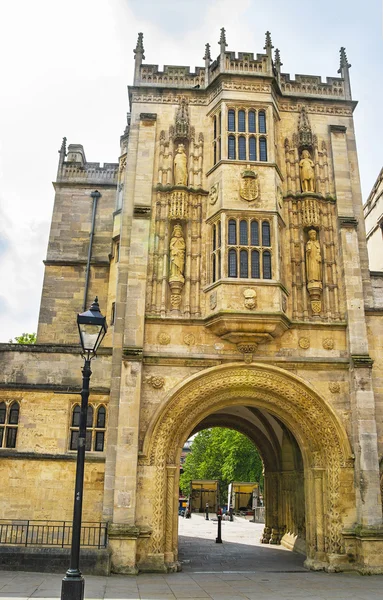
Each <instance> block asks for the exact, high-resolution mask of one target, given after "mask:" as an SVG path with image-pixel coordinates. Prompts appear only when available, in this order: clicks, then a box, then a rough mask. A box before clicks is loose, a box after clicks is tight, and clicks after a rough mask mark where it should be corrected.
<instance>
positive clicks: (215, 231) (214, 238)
mask: <svg viewBox="0 0 383 600" xmlns="http://www.w3.org/2000/svg"><path fill="white" fill-rule="evenodd" d="M216 248H217V228H216V226H215V225H213V251H214V250H216Z"/></svg>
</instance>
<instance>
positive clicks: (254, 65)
mask: <svg viewBox="0 0 383 600" xmlns="http://www.w3.org/2000/svg"><path fill="white" fill-rule="evenodd" d="M219 45H220V54H219V55H218V57H217V58H216V59H215V60H214V61H212V59H211V53H210V44H206V47H205V55H204V57H203V58H204V60H205V66H204V67H195V70H194V71H191V69H190V67H188V66H175V65H165V66H164V69H163V71H160V70H159V68H158V65H152V64H145V63H143V60H144V58H145V56H144V47H143V35H142V33H140V34H139V36H138V41H137V46H136V48H135V50H134V54H135V71H134V85H135V86H151V87H153V86H154V87H156V86H158V87H168V88H169V87H170V88H184V89H185V88H189V89H192V88H197V89H198V88H202V89H203V88H205V89H206V88H207V87H208V86H209V85H210V84H211V83H212V82H213V81H214V80H215V79H216V78H217V77H218V76H219V75H221V74H240V75H252V76H254V77H270V78H272V79H274V81H275V82H276V84H277V86H278V87H279V90H280V92H281V94H282V95H283V96H306V95H307V96H322V97H331V98H339V99H343V100H351V87H350V78H349V68H350V67H351V65H350V64H349V63H348V61H347V56H346V52H345V49H344V48H341V50H340V68H339V70H338V73H340V74H341V77H327V78H326V82H323V81H322V79H321V77H320V76H317V75H296V78H295V79H291V78H290V75H289V74H288V73H281V66H282V62H281V57H280V51H279V50H278V49H276V50H275V57H274V59H273V57H272V49H273V45H272V43H271V36H270V32H267V33H266V42H265V46H264V50H265V51H266V52H265V53H260V54H256V55H254V53H253V52H238V54H236V53H235V52H231V51H227V50H226V46H227V43H226V33H225V30H224V29H221V38H220V40H219Z"/></svg>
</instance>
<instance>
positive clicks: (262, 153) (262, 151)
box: [259, 137, 267, 162]
mask: <svg viewBox="0 0 383 600" xmlns="http://www.w3.org/2000/svg"><path fill="white" fill-rule="evenodd" d="M259 160H262V161H264V162H266V161H267V142H266V138H264V137H261V138H259Z"/></svg>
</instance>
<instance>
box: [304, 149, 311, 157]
mask: <svg viewBox="0 0 383 600" xmlns="http://www.w3.org/2000/svg"><path fill="white" fill-rule="evenodd" d="M302 158H310V153H309V151H308V150H303V152H302Z"/></svg>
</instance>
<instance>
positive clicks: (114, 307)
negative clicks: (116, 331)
mask: <svg viewBox="0 0 383 600" xmlns="http://www.w3.org/2000/svg"><path fill="white" fill-rule="evenodd" d="M115 319H116V303H115V302H112V310H111V313H110V324H111V325H114V321H115Z"/></svg>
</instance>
